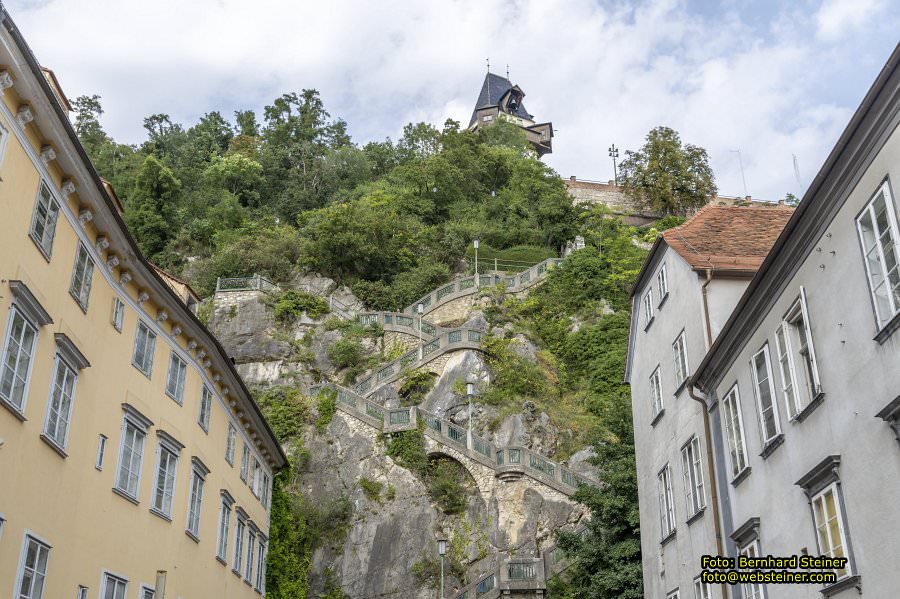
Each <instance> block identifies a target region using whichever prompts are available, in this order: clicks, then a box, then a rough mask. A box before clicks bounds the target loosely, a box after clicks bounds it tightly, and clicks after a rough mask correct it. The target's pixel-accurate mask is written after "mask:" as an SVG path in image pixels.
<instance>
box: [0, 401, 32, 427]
mask: <svg viewBox="0 0 900 599" xmlns="http://www.w3.org/2000/svg"><path fill="white" fill-rule="evenodd" d="M0 406H3V407H4V408H6V409H7V410H9V411H10V412H12V415H13V416H15V417H16V418H18V419H19V420H21V421H22V422H27V421H28V418H26V417H25V414H24V413H22V412H21V411H20V410H19V409H18V408H17V407H16V406H14V405H13V404H12V402H10V401H8V400H7V399H6V398H4V397H0Z"/></svg>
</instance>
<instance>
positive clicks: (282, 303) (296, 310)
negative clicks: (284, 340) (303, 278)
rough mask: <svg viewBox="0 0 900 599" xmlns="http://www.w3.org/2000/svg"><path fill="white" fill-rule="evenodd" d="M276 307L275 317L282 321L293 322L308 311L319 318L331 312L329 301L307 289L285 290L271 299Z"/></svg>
mask: <svg viewBox="0 0 900 599" xmlns="http://www.w3.org/2000/svg"><path fill="white" fill-rule="evenodd" d="M271 303H272V305H273V306H274V308H275V318H276V319H278V320H279V321H281V322H292V321H294V320H296V319H297V318H299V317H300V316H301V315H302V314H303V313H306V315H307V316H309V317H310V318H319V317H321V316H324V315H325V314H328V313H329V312H331V309H330V308H329V307H328V302H326V301H325V300H324V299H322V298H321V297H319V296H317V295H313V294H311V293H306V292H305V291H295V290H293V289H292V290H289V291H284V292H282V293H280V294H278V295H277V296H275V297H274V298H272V300H271Z"/></svg>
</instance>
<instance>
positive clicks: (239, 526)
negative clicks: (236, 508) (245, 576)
mask: <svg viewBox="0 0 900 599" xmlns="http://www.w3.org/2000/svg"><path fill="white" fill-rule="evenodd" d="M246 528H247V518H246V517H244V516H242V515H241V514H240V512H238V514H237V515H236V517H235V523H234V554H233V557H232V562H231V569H232V570H234V571H235V572H236V573H237V574H238V576H240V574H241V564H243V563H244V536H245V535H244V530H245V529H246Z"/></svg>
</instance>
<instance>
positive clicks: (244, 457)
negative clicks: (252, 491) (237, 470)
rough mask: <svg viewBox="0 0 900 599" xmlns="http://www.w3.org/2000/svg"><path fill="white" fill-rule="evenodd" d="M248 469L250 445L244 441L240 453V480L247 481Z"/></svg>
mask: <svg viewBox="0 0 900 599" xmlns="http://www.w3.org/2000/svg"><path fill="white" fill-rule="evenodd" d="M249 470H250V447H249V446H248V445H247V444H246V443H244V452H243V453H242V454H241V480H242V481H244V482H247V474H248V471H249Z"/></svg>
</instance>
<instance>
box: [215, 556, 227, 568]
mask: <svg viewBox="0 0 900 599" xmlns="http://www.w3.org/2000/svg"><path fill="white" fill-rule="evenodd" d="M216 561H217V562H219V563H220V564H222V565H223V566H225V567H226V568H227V567H228V562H226V561H225V560H224V559H222V558H221V557H220V556H218V555H217V556H216Z"/></svg>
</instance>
